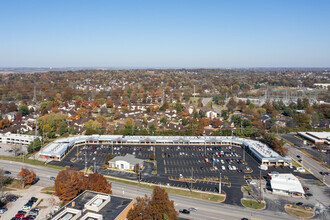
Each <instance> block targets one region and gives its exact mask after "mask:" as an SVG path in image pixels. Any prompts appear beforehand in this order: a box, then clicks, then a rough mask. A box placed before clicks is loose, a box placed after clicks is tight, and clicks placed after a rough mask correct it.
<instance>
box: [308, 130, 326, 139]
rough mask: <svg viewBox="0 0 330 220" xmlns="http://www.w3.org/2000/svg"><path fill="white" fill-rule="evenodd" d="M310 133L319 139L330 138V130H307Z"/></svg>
mask: <svg viewBox="0 0 330 220" xmlns="http://www.w3.org/2000/svg"><path fill="white" fill-rule="evenodd" d="M307 134H308V135H312V136H314V137H316V138H318V139H327V138H330V132H307Z"/></svg>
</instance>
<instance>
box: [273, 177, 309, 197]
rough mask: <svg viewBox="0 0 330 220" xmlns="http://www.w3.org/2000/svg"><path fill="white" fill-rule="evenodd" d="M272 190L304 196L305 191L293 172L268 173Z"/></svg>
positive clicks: (277, 192)
mask: <svg viewBox="0 0 330 220" xmlns="http://www.w3.org/2000/svg"><path fill="white" fill-rule="evenodd" d="M267 176H268V178H269V182H270V186H271V189H272V192H273V193H275V194H282V195H289V196H298V197H303V196H304V195H305V191H304V189H303V187H302V185H301V183H300V181H299V180H298V178H297V177H295V176H294V175H293V174H291V173H268V174H267Z"/></svg>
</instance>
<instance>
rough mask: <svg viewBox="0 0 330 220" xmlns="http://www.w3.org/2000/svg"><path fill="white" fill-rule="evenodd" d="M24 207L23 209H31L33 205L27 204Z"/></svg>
mask: <svg viewBox="0 0 330 220" xmlns="http://www.w3.org/2000/svg"><path fill="white" fill-rule="evenodd" d="M22 209H23V210H29V209H31V206H29V205H25V206H23V208H22Z"/></svg>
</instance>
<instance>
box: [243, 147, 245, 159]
mask: <svg viewBox="0 0 330 220" xmlns="http://www.w3.org/2000/svg"><path fill="white" fill-rule="evenodd" d="M242 149H243V160H244V162H245V147H244V148H242Z"/></svg>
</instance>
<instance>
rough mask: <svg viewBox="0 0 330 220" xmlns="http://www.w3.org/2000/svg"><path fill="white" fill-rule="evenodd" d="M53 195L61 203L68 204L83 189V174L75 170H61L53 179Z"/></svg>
mask: <svg viewBox="0 0 330 220" xmlns="http://www.w3.org/2000/svg"><path fill="white" fill-rule="evenodd" d="M54 187H55V195H56V196H58V197H59V198H60V199H61V200H62V201H63V202H65V203H66V202H69V201H70V200H72V199H73V198H75V197H76V196H78V195H79V194H80V193H81V192H82V191H83V188H84V174H83V173H81V172H78V171H77V169H76V168H67V169H65V170H61V171H60V172H59V173H58V175H57V177H56V179H55V185H54Z"/></svg>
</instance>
